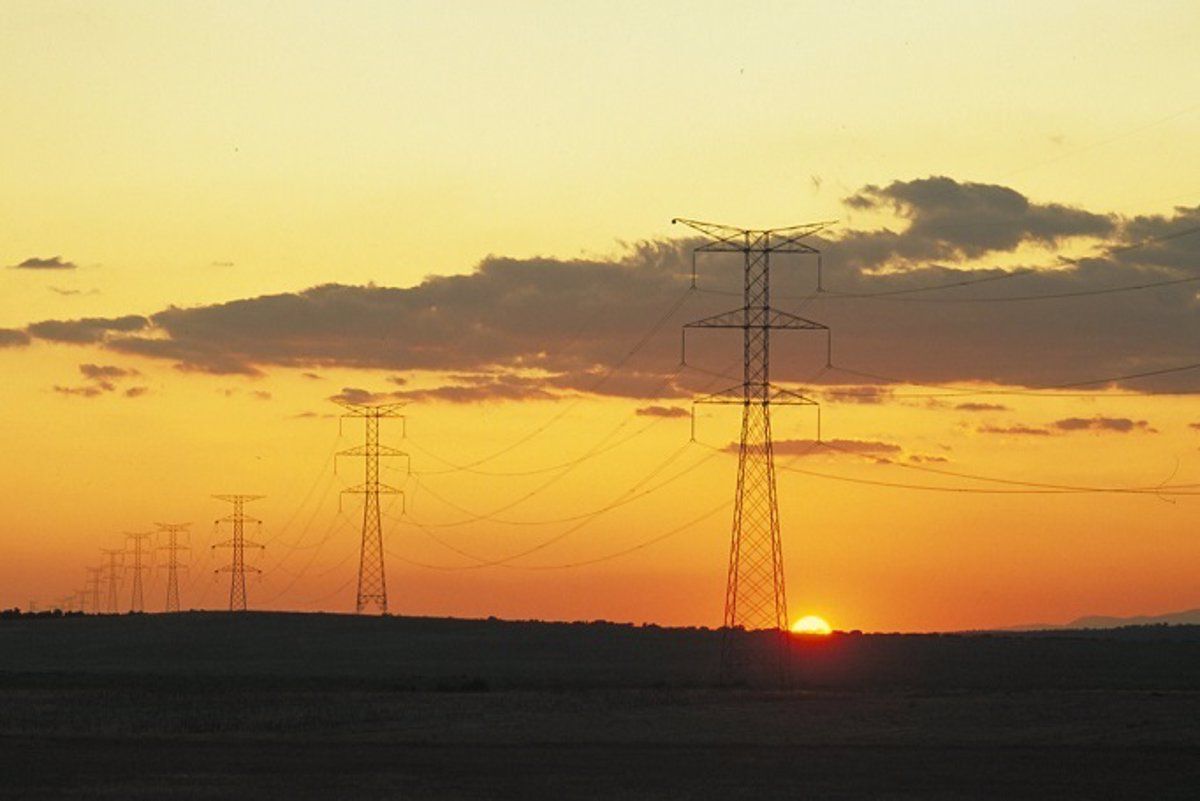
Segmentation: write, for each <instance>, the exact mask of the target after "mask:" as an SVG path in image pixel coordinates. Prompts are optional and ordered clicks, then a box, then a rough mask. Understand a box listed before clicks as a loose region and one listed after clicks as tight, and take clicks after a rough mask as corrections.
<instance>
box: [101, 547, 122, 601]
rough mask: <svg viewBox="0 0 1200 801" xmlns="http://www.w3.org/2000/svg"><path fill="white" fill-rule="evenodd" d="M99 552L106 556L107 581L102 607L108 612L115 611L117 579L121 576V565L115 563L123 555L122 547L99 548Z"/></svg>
mask: <svg viewBox="0 0 1200 801" xmlns="http://www.w3.org/2000/svg"><path fill="white" fill-rule="evenodd" d="M100 552H101V553H102V554H104V555H105V556H107V557H108V565H107V566H106V570H105V578H106V580H107V582H108V593H107V598H105V603H104V608H105V610H106V611H108V612H109V613H110V614H114V615H115V614H116V613H117V603H118V601H117V581H118V580H119V579H120V577H121V572H120V571H121V566H120V565H118V564H117V561H118V560H121V559H123V558H124V556H125V550H124V549H123V548H101V549H100Z"/></svg>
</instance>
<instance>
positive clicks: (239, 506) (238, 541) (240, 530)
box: [212, 495, 266, 612]
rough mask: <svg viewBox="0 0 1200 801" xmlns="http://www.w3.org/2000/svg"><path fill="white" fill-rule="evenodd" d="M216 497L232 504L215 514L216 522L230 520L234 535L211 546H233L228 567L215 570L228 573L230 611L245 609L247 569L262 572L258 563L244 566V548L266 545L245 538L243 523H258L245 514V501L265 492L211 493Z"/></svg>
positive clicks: (254, 498)
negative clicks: (227, 512)
mask: <svg viewBox="0 0 1200 801" xmlns="http://www.w3.org/2000/svg"><path fill="white" fill-rule="evenodd" d="M213 497H214V498H216V499H217V500H219V501H225V502H227V503H231V504H233V513H232V514H230V515H226V516H225V517H220V518H217V521H216V522H217V524H218V525H219V524H221V523H232V524H233V536H232V537H231V538H230V539H228V540H226V541H225V542H218V543H217V544H216V545H214V546H212V547H213V548H230V549H231V550H232V554H231V557H232V558H231V560H230V563H229V567H222V568H219V569H218V570H217V571H216V572H217V573H229V611H230V612H245V611H246V571H250V572H251V573H261V572H262V571H261V570H259V569H258V568H257V567H247V566H246V549H247V548H260V549H261V548H265V547H266V546H265V545H262V544H260V543H257V542H250V541H247V540H246V523H247V522H250V523H261V522H262V521H261V520H259V519H258V518H254V517H247V516H246V511H245V508H246V503H247V502H248V501H256V500H258V499H260V498H265V497H266V496H265V495H214V496H213Z"/></svg>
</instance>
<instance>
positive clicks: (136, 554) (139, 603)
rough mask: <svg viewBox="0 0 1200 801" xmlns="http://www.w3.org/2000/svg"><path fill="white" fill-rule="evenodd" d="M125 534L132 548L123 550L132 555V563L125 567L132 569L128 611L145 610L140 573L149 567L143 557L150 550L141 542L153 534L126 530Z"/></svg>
mask: <svg viewBox="0 0 1200 801" xmlns="http://www.w3.org/2000/svg"><path fill="white" fill-rule="evenodd" d="M125 536H126V538H128V539H130V540H132V541H133V550H126V551H125V552H126V553H127V554H130V555H132V556H133V564H132V565H127V566H126V568H125V569H126V570H132V571H133V590H132V592H131V593H130V596H129V611H130V612H144V611H146V602H145V598H144V595H143V593H142V575H143V574H144V573H145V572H146V571H147V570H149V569H150V565H148V564H146V559H145V557H146V555H147V554H149V553H150V552H149V551H148V550H147V549H146V547H145V545H144V544H143V543H145V542H147V541H148V540H149V539H150V538H151V537H152V536H154V535H153V534H152V533H150V532H136V533H131V532H126V533H125Z"/></svg>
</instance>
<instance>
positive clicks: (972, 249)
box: [27, 177, 1200, 411]
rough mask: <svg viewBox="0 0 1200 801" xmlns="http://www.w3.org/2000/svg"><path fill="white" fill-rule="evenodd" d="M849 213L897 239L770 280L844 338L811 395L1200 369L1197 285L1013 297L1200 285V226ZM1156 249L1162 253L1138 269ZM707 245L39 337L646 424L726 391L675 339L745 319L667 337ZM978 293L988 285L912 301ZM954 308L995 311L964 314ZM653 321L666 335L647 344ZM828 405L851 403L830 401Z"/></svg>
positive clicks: (926, 185) (877, 196)
mask: <svg viewBox="0 0 1200 801" xmlns="http://www.w3.org/2000/svg"><path fill="white" fill-rule="evenodd" d="M847 202H848V203H849V205H850V206H851V207H852V208H855V209H863V210H870V211H872V212H873V213H892V214H894V215H896V219H897V221H898V224H897V225H896V226H895V228H896V230H891V229H877V230H861V229H854V228H849V229H845V230H841V231H835V232H833V233H829V234H828V235H826V236H825V237H824V238H821V237H817V238H814V240H813V241H814V244H815V245H817V246H818V247H820V248H821V250H822V251H823V253H824V278H825V287H826V289H827V290H828V291H826V292H824V293H822V294H820V295H816V296H813V294H812V292H813V289H814V286H815V280H814V279H815V276H814V273H813V270H812V269H811V267H810V266H806V265H801V264H799V263H798V262H796V261H795V260H790V261H789V260H787V259H783V258H781V259H780V264H779V267H778V268H777V269H776V270H775V272H774V273H773V278H772V280H773V287H772V289H773V293H774V298H775V301H776V303H777V305H778V306H779V307H780V308H781V309H783V310H787V309H788V308H789V307H792V306H794V305H795V304H796V303H797V300H798V299H801V298H809V299H810V301H809V303H808V305H807V306H806V307H805V309H804V314H805V316H807V317H811V318H812V319H815V320H819V321H821V322H823V323H825V324H827V325H829V326H830V327H831V328H832V329H833V332H834V353H833V360H834V365H835V367H834V369H831V370H827V371H826V372H825V373H824V374H823V375H821V376H820V377H819V378H818V379H816V380H817V381H819V382H821V383H824V384H826V385H829V386H831V387H844V386H846V381H847V380H850V381H862V380H863V377H862V376H854V375H853V374H852V373H849V372H846V370H856V371H859V372H869V373H874V374H878V375H879V376H881V378H880V379H879V380H878V382H877V383H878V386H876V387H875V388H872V389H869V390H864V389H860V390H859V391H858V392H857V397H853V398H849V397H846V398H845V399H848V400H859V401H860V402H869V403H874V402H881V403H886V402H889V401H890V396H889V394H888V393H889V391H890V387H891V386H892V385H894V383H897V382H912V383H934V384H937V383H967V382H978V383H981V384H986V385H992V384H998V385H1016V386H1024V387H1051V386H1055V385H1060V384H1067V383H1074V382H1079V381H1086V380H1089V379H1093V378H1096V377H1103V376H1113V375H1122V374H1129V373H1138V372H1144V371H1152V370H1156V369H1160V368H1164V367H1170V366H1174V365H1177V364H1181V363H1188V362H1194V361H1195V360H1196V357H1195V353H1194V348H1193V347H1191V345H1190V343H1193V342H1195V341H1197V340H1198V339H1200V314H1197V311H1198V305H1200V304H1198V302H1197V296H1196V290H1197V284H1187V283H1183V284H1176V285H1174V286H1164V287H1160V288H1155V289H1147V290H1143V291H1138V292H1122V293H1117V294H1100V295H1095V294H1091V295H1088V296H1086V297H1078V298H1063V299H1059V300H1053V301H1035V302H1010V301H1007V300H1005V299H1006V298H1012V297H1025V296H1030V297H1040V296H1045V295H1048V294H1064V293H1067V294H1071V293H1079V292H1084V293H1095V292H1106V291H1108V290H1113V289H1118V288H1122V287H1128V286H1131V285H1137V284H1143V283H1146V282H1152V281H1160V280H1164V279H1166V280H1174V279H1179V278H1190V277H1193V276H1195V277H1197V278H1200V269H1198V268H1200V235H1198V236H1187V235H1186V234H1187V232H1188V231H1189V230H1190V229H1191V228H1195V227H1200V207H1197V208H1178V209H1175V210H1174V212H1172V213H1170V214H1166V215H1146V216H1138V217H1118V216H1115V215H1112V214H1107V213H1097V212H1092V211H1087V210H1082V209H1076V208H1072V207H1070V206H1067V205H1064V204H1059V203H1054V202H1035V201H1033V200H1030V199H1028V198H1026V197H1025V196H1023V195H1021V194H1020V193H1018V192H1016V191H1015V190H1013V189H1011V188H1008V187H1004V186H998V185H991V184H980V183H971V182H958V181H954V180H952V179H949V178H945V177H933V178H925V179H918V180H914V181H897V182H893V183H891V184H887V185H884V186H869V187H865V188H864V189H862V190H860V191H859V192H857V193H855V194H853V195H852V196H851V197H850V198H849V199H848V201H847ZM1148 236H1154V237H1171V238H1169V239H1168V238H1164V239H1162V240H1161V241H1157V242H1155V243H1153V244H1151V245H1147V246H1144V247H1136V248H1132V249H1130V246H1131V245H1134V244H1137V243H1139V242H1142V241H1143V240H1144V238H1145V237H1148ZM1075 237H1093V238H1094V241H1095V243H1096V245H1097V246H1098V248H1099V249H1098V250H1097V251H1096V252H1095V255H1094V256H1090V257H1088V258H1085V259H1082V260H1079V261H1078V262H1077V263H1070V264H1067V263H1060V264H1054V265H1050V268H1047V269H1040V268H1039V269H1033V270H1031V271H1029V272H1021V273H1014V272H1013V269H1014V266H1013V265H1014V263H1015V262H1017V263H1019V261H1020V254H1021V252H1022V251H1021V248H1022V247H1024V246H1026V245H1031V244H1032V245H1048V244H1049V245H1053V244H1058V243H1061V242H1062V241H1065V240H1067V239H1070V238H1075ZM696 244H698V240H671V241H662V242H643V243H639V244H636V245H633V246H630V247H628V248H627V249H626V251H625V252H624V253H622V254H621V255H619V256H617V257H614V258H611V259H575V260H571V259H551V258H532V259H510V258H501V257H489V258H487V259H485V260H484V261H483V262H481V263H480V264H479V265H478V266H477V267H476V269H475V270H474V271H473V272H471V273H468V274H464V275H454V276H432V277H429V278H427V279H425V280H424V281H422V282H420V283H418V284H416V285H415V286H411V287H403V288H399V287H382V286H376V285H366V286H348V285H342V284H326V285H321V286H315V287H310V288H308V289H305V290H302V291H298V292H285V293H278V294H273V295H263V296H259V297H251V298H244V299H239V300H232V301H228V302H224V303H217V304H210V305H199V306H194V307H187V308H181V307H171V308H167V309H163V310H161V311H159V312H157V313H155V314H152V315H150V316H149V317H148V318H147V317H141V316H137V315H129V316H126V317H118V318H85V319H80V320H47V321H43V322H39V323H35V324H33V325H30V326H29V327H28V328H27V332H28V333H29V334H30V335H32V336H34V337H37V338H41V339H46V340H50V341H55V342H66V343H90V344H96V345H99V346H100V347H103V348H105V349H107V350H108V351H110V352H114V353H121V354H128V355H136V356H140V357H143V358H149V359H156V360H167V361H170V362H172V363H173V364H174V365H175V366H176V367H177V368H178V369H181V370H187V371H193V372H207V373H214V374H241V375H260V374H262V373H263V372H265V371H269V370H270V369H272V368H277V367H290V368H299V369H302V370H306V371H312V370H320V369H323V368H330V369H333V368H363V369H373V370H380V371H388V372H392V373H395V372H404V373H408V372H412V371H416V372H424V371H432V372H434V373H441V374H447V375H457V374H479V375H483V374H487V375H493V376H497V375H506V376H509V377H510V379H506V380H503V381H501V380H499V379H492V380H489V381H488V382H486V383H485V384H480V383H473V382H464V381H458V380H455V379H453V378H451V379H448V380H447V381H446V383H445V384H444V385H443V386H440V387H434V388H432V389H413V388H409V387H406V390H407V391H408V392H409V393H411V394H409V395H407V396H405V397H408V398H410V399H421V400H444V401H450V402H469V401H474V400H489V399H502V398H512V399H516V398H529V397H562V396H565V395H570V394H576V393H592V394H599V395H612V396H619V397H626V398H636V399H641V400H643V401H644V402H646V403H647V404H648V405H649V404H650V403H652V402H654V401H662V400H666V399H671V398H685V397H689V396H691V395H693V394H698V393H701V392H704V391H711V390H712V389H714V388H715V387H713V386H712V381H711V379H710V377H709V376H708V375H701V374H700V373H698V372H697V371H693V370H689V369H684V370H683V371H682V372H680V371H679V369H678V367H677V365H678V361H679V341H678V333H677V332H678V325H679V324H681V323H682V322H685V321H687V320H691V319H697V318H699V317H703V316H705V315H708V314H713V313H717V312H720V311H724V310H725V309H727V308H728V307H730V306H735V305H736V304H737V299H736V298H735V299H730V298H726V297H723V296H721V295H714V294H708V293H705V294H700V293H693V294H691V295H688V296H687V299H686V302H685V304H684V306H683V308H681V309H680V310H679V311H678V312H677V313H676V314H675V315H674V316H673V317H671V318H670V319H665V320H663V319H661V317H662V315H663V313H664V311H665V310H667V309H668V308H669V307H671V305H672V304H673V303H675V302H677V301H679V300H680V299H681V298H683V297H684V293H685V292H686V290H687V287H688V283H689V280H690V273H691V261H692V259H691V248H692V247H694V246H695V245H696ZM1085 250H1086V249H1085ZM996 254H1004V259H1005V265H1006V266H1005V267H1003V268H1001V267H999V266H988V265H987V263H986V262H981V261H980V260H982V259H986V258H989V257H991V256H993V255H996ZM967 260H971V261H973V263H971V264H967ZM697 264H698V268H699V284H700V286H701V287H703V288H707V289H717V290H723V289H729V290H732V291H735V292H736V291H737V289H738V287H739V286H740V279H739V276H740V266H739V264H738V263H737V260H736V258H734V257H728V258H727V257H726V256H722V255H706V256H703V257H702V258H700V259H699V260H698V262H697ZM785 267H786V269H785ZM980 279H993V280H987V281H986V282H984V283H972V284H971V285H969V286H958V287H956V288H952V289H943V290H940V291H936V292H914V291H913V290H918V289H924V288H928V287H930V286H934V285H941V284H946V283H959V284H961V283H962V282H964V281H970V282H978V281H979V280H980ZM864 296H865V297H864ZM957 299H971V300H974V301H982V302H972V303H957V302H952V301H955V300H957ZM993 301H994V302H993ZM655 321H659V325H658V327H657V328H656V329H655V330H654V331H653V332H651V335H648V334H647V332H648V331H650V330H651V326H652V324H653V323H655ZM724 333H725V334H727V336H720V335H719V334H718V333H716V332H710V333H708V334H706V335H705V336H703V337H701V336H697V338H696V340H695V341H694V342H693V340H692V339H691V337H689V361H690V362H691V363H693V364H696V365H699V366H701V367H705V368H708V369H713V368H719V367H724V366H725V365H724V364H723V362H724V361H725V360H726V359H730V358H737V359H739V361H740V356H737V355H736V350H737V348H738V343H737V335H736V332H724ZM805 342H808V343H813V347H814V349H815V348H816V347H817V343H816V340H815V339H814V338H813V337H810V336H808V335H806V334H803V333H786V334H785V333H780V334H778V335H777V336H776V337H773V339H772V351H773V353H774V354H776V355H777V358H776V360H775V363H774V364H773V365H772V373H773V377H774V378H775V379H776V380H778V381H781V382H785V383H787V382H793V383H797V384H803V383H810V381H809V378H810V376H811V374H812V370H813V369H814V368H815V367H816V366H819V365H820V364H822V363H823V358H824V353H823V352H821V353H820V354H815V353H814V354H812V358H808V357H804V358H799V357H793V356H791V355H788V354H789V352H788V351H787V349H788V348H801V347H804V345H803V344H802V343H805ZM638 343H640V344H639V346H638V347H637V348H634V345H635V344H638ZM793 343H794V344H793ZM821 344H823V343H821ZM631 349H632V350H631ZM722 349H724V350H722ZM633 351H636V353H634V352H633ZM795 352H798V351H795ZM631 354H632V355H631ZM722 354H724V356H722ZM313 375H316V373H313ZM852 376H853V377H852ZM393 383H395V382H393ZM1124 385H1126V386H1129V387H1133V388H1137V389H1141V390H1145V391H1149V392H1154V391H1175V390H1180V389H1191V388H1195V387H1197V386H1200V370H1197V371H1196V372H1194V373H1188V372H1180V373H1175V374H1170V375H1163V376H1159V377H1155V378H1150V379H1145V380H1137V381H1127V382H1124ZM1101 388H1103V385H1099V384H1096V385H1087V386H1086V387H1085V389H1088V390H1091V389H1101ZM846 392H847V393H848V390H847V391H846ZM831 395H832V396H833V397H839V396H838V395H837V394H836V390H834V391H833V392H832V393H831ZM387 397H389V398H391V397H392V396H391V395H387ZM972 410H974V409H967V408H964V409H962V411H972ZM978 411H983V410H982V409H978ZM993 411H999V410H993Z"/></svg>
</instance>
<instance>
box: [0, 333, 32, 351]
mask: <svg viewBox="0 0 1200 801" xmlns="http://www.w3.org/2000/svg"><path fill="white" fill-rule="evenodd" d="M28 344H29V334H26V333H25V332H24V331H18V330H16V329H14V328H0V348H20V347H24V346H25V345H28Z"/></svg>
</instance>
